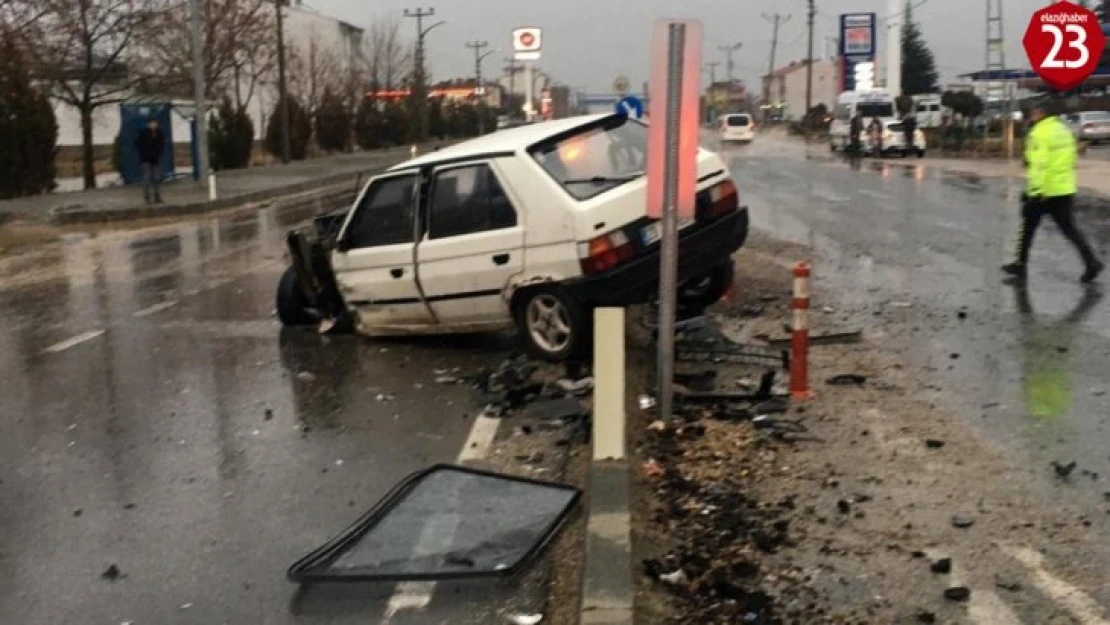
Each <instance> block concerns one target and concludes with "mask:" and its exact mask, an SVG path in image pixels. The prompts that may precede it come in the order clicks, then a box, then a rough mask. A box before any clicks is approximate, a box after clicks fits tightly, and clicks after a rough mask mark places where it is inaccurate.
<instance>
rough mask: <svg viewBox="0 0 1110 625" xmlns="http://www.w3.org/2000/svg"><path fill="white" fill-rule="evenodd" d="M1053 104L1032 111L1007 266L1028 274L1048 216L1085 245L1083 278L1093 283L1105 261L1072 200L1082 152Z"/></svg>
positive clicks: (1015, 275)
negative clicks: (1012, 253) (1012, 254)
mask: <svg viewBox="0 0 1110 625" xmlns="http://www.w3.org/2000/svg"><path fill="white" fill-rule="evenodd" d="M1048 107H1049V105H1048V104H1047V103H1039V104H1035V105H1034V106H1033V107H1032V108H1031V109H1030V111H1029V116H1028V118H1029V120H1030V121H1031V122H1032V126H1031V127H1030V128H1029V131H1028V132H1027V133H1026V136H1025V167H1026V183H1025V193H1023V194H1022V208H1021V232H1020V234H1019V236H1018V242H1017V254H1016V256H1017V257H1016V258H1015V259H1014V262H1012V263H1010V264H1008V265H1006V266H1004V267H1002V271H1003V272H1005V273H1006V274H1009V276H1011V277H1012V278H1013V279H1016V280H1019V281H1020V280H1024V279H1025V277H1026V273H1027V269H1028V265H1029V250H1030V248H1031V247H1032V246H1033V237H1034V235H1036V233H1037V226H1039V225H1040V223H1041V219H1042V218H1043V217H1045V216H1048V217H1051V218H1052V220H1053V221H1055V222H1056V225H1057V226H1058V227H1059V228H1060V232H1062V233H1063V234H1064V236H1065V237H1067V238H1068V240H1069V241H1071V242H1072V245H1074V246H1075V248H1076V249H1077V250H1078V251H1079V255H1080V257H1081V258H1082V259H1083V263H1084V265H1085V267H1086V270H1085V271H1084V272H1083V276H1082V277H1081V278H1080V280H1081V281H1082V282H1084V283H1089V282H1093V281H1094V280H1095V278H1097V277H1098V275H1099V274H1100V273H1102V270H1103V267H1104V266H1103V264H1102V261H1100V260H1099V259H1098V257H1096V256H1095V253H1094V251H1093V250H1092V249H1091V246H1090V244H1088V243H1087V240H1086V238H1084V236H1083V233H1081V232H1080V231H1079V228H1078V227H1076V225H1075V214H1074V212H1073V210H1072V204H1073V203H1074V200H1075V192H1076V190H1077V184H1076V174H1075V164H1076V161H1077V160H1078V159H1079V153H1078V150H1077V149H1076V144H1075V137H1074V136H1073V135H1072V133H1071V129H1069V128H1068V127H1067V126H1066V125H1065V124H1064V122H1062V121H1060V119H1059V118H1058V117H1056V116H1055V115H1052V114H1050V112H1049V110H1048Z"/></svg>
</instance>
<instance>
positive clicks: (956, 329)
mask: <svg viewBox="0 0 1110 625" xmlns="http://www.w3.org/2000/svg"><path fill="white" fill-rule="evenodd" d="M726 154H727V155H728V156H729V158H730V161H731V167H732V171H733V173H734V175H735V176H736V177H737V179H738V183H739V186H740V189H741V198H742V201H743V202H745V203H747V204H749V205H750V207H751V209H752V215H753V224H754V225H755V226H756V227H757V228H761V229H764V230H767V231H769V232H771V233H773V234H774V235H776V236H778V237H781V238H784V239H786V240H788V241H793V242H797V243H801V244H806V245H811V246H813V247H814V248H815V250H816V252H817V260H816V262H815V266H814V278H813V279H814V281H815V288H817V289H827V290H829V292H833V293H836V294H837V300H838V303H835V304H832V305H834V306H837V307H838V310H837V311H836V315H837V316H838V317H840V318H842V319H843V321H844V323H845V324H847V325H852V326H854V327H862V328H864V330H865V332H866V333H867V334H868V336H869V337H870V338H872V339H874V340H880V341H883V342H884V343H886V344H888V345H889V346H891V347H892V348H895V349H896V350H898V351H901V352H902V353H903V357H904V358H905V359H906V360H907V361H909V362H913V363H915V364H918V365H921V366H924V367H926V368H927V370H928V371H930V372H931V373H932V374H933V375H932V377H934V378H935V382H936V385H935V386H934V388H935V395H936V398H937V401H938V403H939V404H941V405H946V406H950V407H953V408H955V409H958V410H960V411H962V412H963V413H964V414H965V415H966V418H967V421H968V422H969V423H971V424H973V425H975V426H976V427H981V428H983V429H984V430H985V431H986V432H988V433H989V434H990V435H992V436H993V437H995V438H996V439H997V440H1000V441H1002V442H1003V443H1004V444H1006V445H1007V446H1008V447H1009V448H1010V449H1011V450H1012V451H1013V452H1014V453H1015V454H1017V457H1018V458H1019V459H1021V460H1023V461H1025V462H1029V463H1032V464H1031V465H1030V466H1044V467H1045V471H1044V475H1045V479H1044V481H1043V484H1041V486H1043V487H1044V488H1045V491H1046V492H1048V493H1050V496H1053V497H1059V498H1060V500H1061V501H1066V502H1068V503H1074V504H1077V505H1079V506H1080V507H1081V508H1082V509H1084V510H1087V511H1089V512H1090V513H1092V514H1101V510H1100V509H1099V507H1098V504H1100V503H1104V502H1105V500H1104V496H1103V492H1105V491H1107V487H1106V483H1105V481H1104V480H1105V479H1106V477H1110V457H1108V455H1107V454H1108V452H1107V448H1106V439H1107V435H1108V433H1110V376H1108V375H1107V373H1106V362H1108V361H1107V356H1108V355H1110V301H1107V299H1106V298H1103V296H1102V288H1099V287H1094V288H1085V287H1083V286H1081V285H1080V284H1079V283H1078V277H1079V275H1080V273H1081V272H1082V265H1081V263H1080V261H1079V259H1078V256H1077V255H1076V253H1075V251H1074V250H1073V249H1072V248H1071V247H1070V245H1069V244H1068V243H1067V241H1066V240H1065V239H1064V238H1063V237H1062V236H1061V235H1060V234H1059V232H1058V231H1056V229H1055V227H1054V225H1052V224H1044V225H1042V228H1041V230H1040V231H1039V233H1038V237H1037V241H1036V243H1035V244H1034V251H1033V257H1032V260H1031V275H1030V279H1029V283H1028V288H1027V289H1026V290H1024V291H1023V290H1018V289H1015V288H1013V287H1011V286H1007V285H1005V284H1003V282H1002V276H1001V274H1000V271H999V269H998V268H999V266H1000V265H1002V264H1003V263H1005V262H1009V260H1010V258H1011V254H1012V249H1013V247H1012V246H1013V243H1012V242H1013V240H1014V236H1015V234H1016V232H1017V228H1018V213H1019V209H1018V202H1019V196H1020V193H1021V186H1022V181H1021V180H1019V179H1015V178H987V177H982V176H978V175H975V174H972V173H963V174H961V173H953V172H945V171H943V170H942V169H941V167H940V166H939V165H931V164H930V162H929V161H928V160H923V161H916V160H912V159H911V160H907V161H906V163H904V164H902V163H898V164H893V165H879V164H875V163H872V162H869V161H868V160H866V159H865V160H864V161H863V162H862V163H861V164H859V165H858V166H856V167H853V166H851V165H850V164H849V163H847V162H846V161H844V160H843V159H841V158H837V157H833V156H830V154H829V152H828V149H827V147H825V146H817V145H814V146H809V147H806V146H804V145H803V144H801V143H800V142H792V141H788V140H785V139H776V138H774V137H768V138H766V139H765V140H763V139H762V138H761V140H757V141H756V142H755V143H754V144H753V145H752V146H748V147H745V148H738V149H736V148H730V149H729V150H727V152H726ZM1084 205H1085V207H1084V208H1083V210H1081V211H1079V212H1078V220H1079V222H1080V227H1081V228H1082V229H1083V230H1084V231H1085V232H1086V233H1087V234H1088V236H1089V238H1090V239H1091V240H1092V244H1093V245H1094V246H1095V248H1096V249H1097V250H1098V252H1099V253H1100V254H1101V255H1102V256H1103V258H1106V257H1107V255H1108V252H1110V202H1107V201H1104V200H1101V199H1099V198H1092V197H1087V198H1085V199H1084ZM799 260H804V259H799ZM1105 280H1106V277H1105V276H1104V278H1103V281H1104V282H1105ZM825 304H827V302H822V303H818V307H821V306H823V305H825ZM1052 461H1058V462H1060V463H1067V462H1071V461H1075V462H1076V463H1077V465H1078V467H1079V468H1078V469H1077V470H1076V471H1077V473H1076V475H1077V477H1076V479H1073V480H1071V482H1070V483H1069V484H1068V485H1067V486H1066V487H1064V488H1061V487H1060V484H1059V481H1058V480H1056V479H1055V476H1054V475H1053V471H1052V470H1051V468H1050V466H1049V463H1050V462H1052ZM1080 471H1083V472H1084V473H1083V475H1085V476H1087V477H1082V478H1079V477H1078V475H1080V473H1079V472H1080ZM1090 473H1094V474H1097V476H1105V477H1102V478H1101V479H1100V478H1098V477H1097V476H1090ZM1088 477H1090V479H1088Z"/></svg>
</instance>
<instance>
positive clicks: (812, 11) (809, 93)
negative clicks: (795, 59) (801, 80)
mask: <svg viewBox="0 0 1110 625" xmlns="http://www.w3.org/2000/svg"><path fill="white" fill-rule="evenodd" d="M816 15H817V7H816V6H814V3H813V0H809V11H807V12H806V25H807V26H808V28H809V42H808V43H807V44H806V112H805V115H809V111H810V109H812V108H813V18H814V17H815V16H816Z"/></svg>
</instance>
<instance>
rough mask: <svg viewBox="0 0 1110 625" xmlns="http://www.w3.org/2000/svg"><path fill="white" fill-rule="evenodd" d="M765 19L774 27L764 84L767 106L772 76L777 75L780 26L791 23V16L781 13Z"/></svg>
mask: <svg viewBox="0 0 1110 625" xmlns="http://www.w3.org/2000/svg"><path fill="white" fill-rule="evenodd" d="M763 19H765V20H767V21H768V22H771V24H772V25H773V28H772V30H771V60H770V61H768V62H767V79H766V80H765V81H764V83H763V102H764V104H766V103H768V102H770V101H771V76H772V75H773V74H774V73H775V51H776V50H777V49H778V47H779V26H781V25H782V24H785V23H787V22H789V21H790V14H789V13H787V14H786V15H785V16H784V15H780V14H779V13H775V14H774V15H768V14H766V13H764V14H763Z"/></svg>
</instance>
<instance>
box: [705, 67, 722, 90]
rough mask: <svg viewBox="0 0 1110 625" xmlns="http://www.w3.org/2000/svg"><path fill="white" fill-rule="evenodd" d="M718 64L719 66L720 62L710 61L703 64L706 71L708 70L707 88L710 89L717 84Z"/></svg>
mask: <svg viewBox="0 0 1110 625" xmlns="http://www.w3.org/2000/svg"><path fill="white" fill-rule="evenodd" d="M720 64H721V62H720V61H711V62H709V63H706V64H705V67H706V69H708V70H709V86H710V87H712V86H713V85H715V84H717V66H718V65H720Z"/></svg>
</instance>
